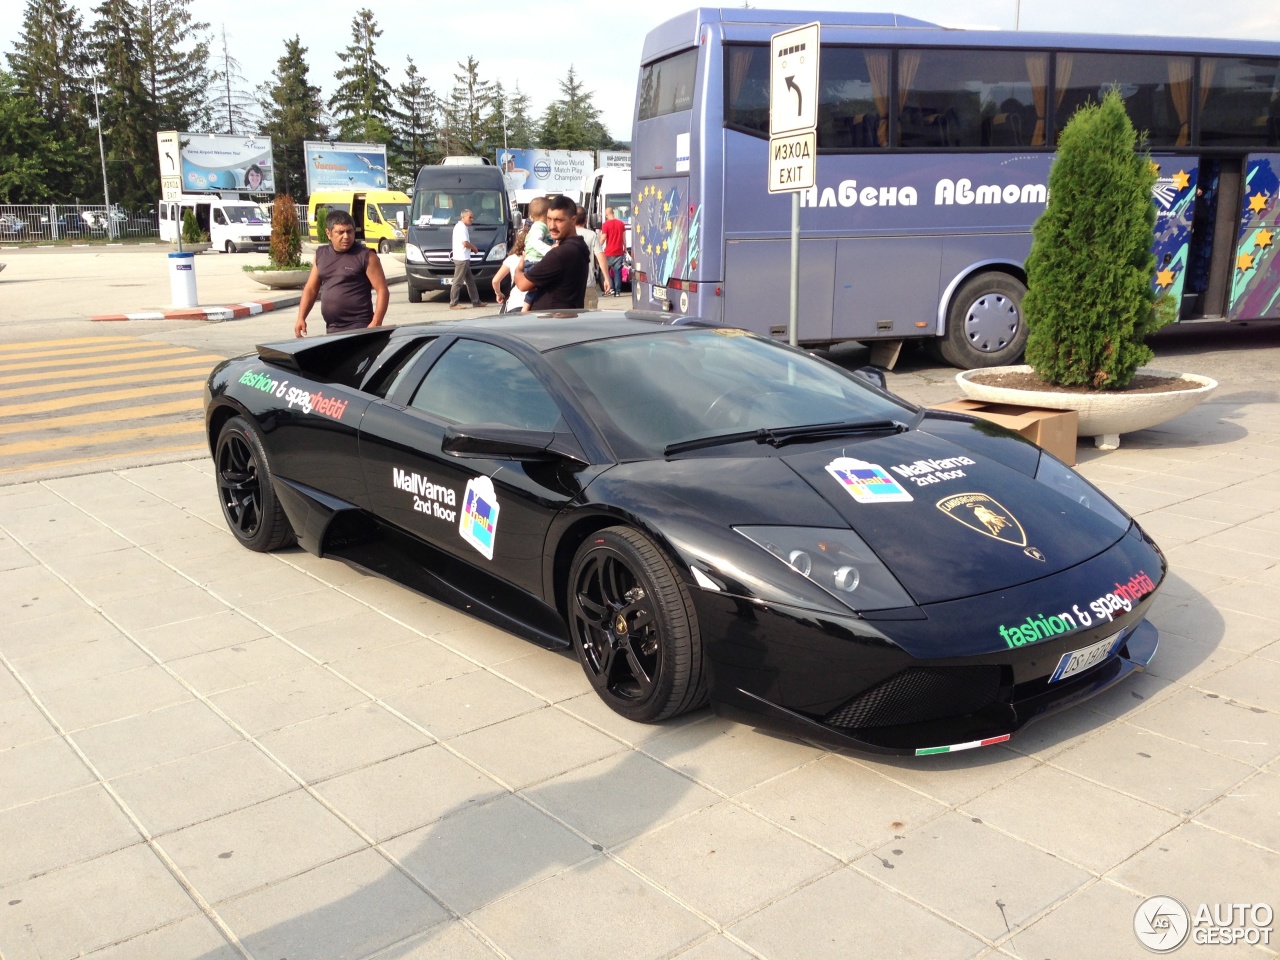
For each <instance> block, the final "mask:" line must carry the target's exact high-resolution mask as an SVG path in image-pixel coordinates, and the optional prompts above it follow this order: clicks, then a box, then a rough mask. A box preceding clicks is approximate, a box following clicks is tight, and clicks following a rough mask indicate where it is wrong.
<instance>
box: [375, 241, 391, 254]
mask: <svg viewBox="0 0 1280 960" xmlns="http://www.w3.org/2000/svg"><path fill="white" fill-rule="evenodd" d="M378 252H379V253H390V252H391V241H390V240H379V241H378Z"/></svg>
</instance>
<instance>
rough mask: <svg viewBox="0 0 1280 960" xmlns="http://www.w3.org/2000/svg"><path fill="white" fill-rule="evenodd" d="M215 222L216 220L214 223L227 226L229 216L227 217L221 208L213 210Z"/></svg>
mask: <svg viewBox="0 0 1280 960" xmlns="http://www.w3.org/2000/svg"><path fill="white" fill-rule="evenodd" d="M213 222H214V223H216V224H218V225H219V226H223V227H225V226H226V225H227V217H226V215H225V214H224V213H223V212H222V211H221V210H220V209H219V210H214V211H213Z"/></svg>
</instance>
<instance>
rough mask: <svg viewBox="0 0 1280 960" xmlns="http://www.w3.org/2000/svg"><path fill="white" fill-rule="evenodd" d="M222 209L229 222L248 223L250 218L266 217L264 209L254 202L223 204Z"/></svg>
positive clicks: (261, 219) (259, 218) (263, 219)
mask: <svg viewBox="0 0 1280 960" xmlns="http://www.w3.org/2000/svg"><path fill="white" fill-rule="evenodd" d="M222 210H223V212H224V213H225V214H226V215H227V220H228V221H230V222H231V223H248V222H250V221H251V220H258V221H265V220H266V219H267V213H266V211H265V210H263V209H262V207H260V206H258V205H257V204H256V203H240V204H235V205H232V204H224V205H223V207H222Z"/></svg>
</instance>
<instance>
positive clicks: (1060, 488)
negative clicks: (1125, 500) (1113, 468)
mask: <svg viewBox="0 0 1280 960" xmlns="http://www.w3.org/2000/svg"><path fill="white" fill-rule="evenodd" d="M1036 481H1037V482H1038V483H1043V484H1045V485H1046V486H1049V487H1051V488H1053V489H1054V490H1056V491H1057V492H1058V493H1060V494H1062V495H1063V496H1064V497H1066V498H1067V499H1068V500H1074V501H1075V502H1076V503H1078V504H1080V505H1081V506H1082V507H1087V508H1088V509H1090V510H1092V511H1093V512H1094V513H1096V514H1097V515H1098V516H1100V517H1102V519H1104V520H1106V521H1107V522H1109V523H1112V524H1114V525H1115V526H1116V527H1118V528H1119V529H1120V530H1121V532H1123V531H1125V530H1128V529H1129V524H1130V522H1131V521H1130V520H1129V516H1128V515H1127V514H1126V513H1125V512H1124V511H1123V510H1121V509H1120V508H1119V507H1117V506H1116V505H1115V504H1114V503H1112V502H1111V501H1110V500H1108V499H1107V497H1106V495H1105V494H1104V493H1103V492H1102V491H1101V490H1099V489H1098V488H1097V487H1095V486H1094V485H1093V484H1091V483H1089V482H1088V481H1087V480H1085V479H1084V478H1083V477H1081V476H1080V475H1079V474H1078V473H1076V472H1075V471H1074V470H1072V469H1071V468H1070V467H1068V466H1067V465H1066V464H1065V463H1063V462H1062V461H1061V460H1059V459H1058V458H1057V457H1054V456H1052V455H1050V454H1047V453H1042V454H1040V464H1039V466H1037V467H1036Z"/></svg>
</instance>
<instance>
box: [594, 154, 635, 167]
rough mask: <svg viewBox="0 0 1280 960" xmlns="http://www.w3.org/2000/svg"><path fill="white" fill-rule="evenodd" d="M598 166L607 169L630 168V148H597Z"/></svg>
mask: <svg viewBox="0 0 1280 960" xmlns="http://www.w3.org/2000/svg"><path fill="white" fill-rule="evenodd" d="M596 166H597V167H600V168H603V169H605V170H630V169H631V151H629V150H597V151H596Z"/></svg>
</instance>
